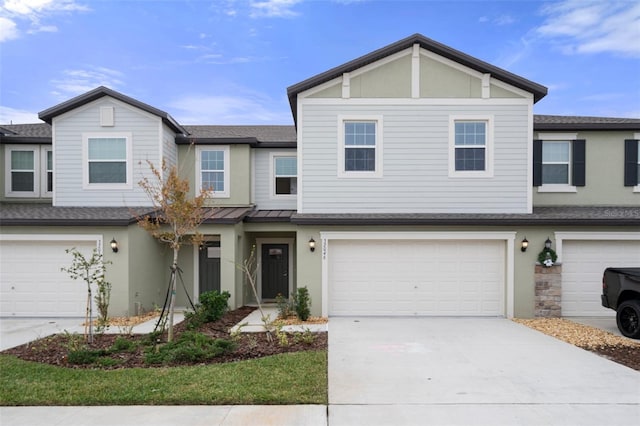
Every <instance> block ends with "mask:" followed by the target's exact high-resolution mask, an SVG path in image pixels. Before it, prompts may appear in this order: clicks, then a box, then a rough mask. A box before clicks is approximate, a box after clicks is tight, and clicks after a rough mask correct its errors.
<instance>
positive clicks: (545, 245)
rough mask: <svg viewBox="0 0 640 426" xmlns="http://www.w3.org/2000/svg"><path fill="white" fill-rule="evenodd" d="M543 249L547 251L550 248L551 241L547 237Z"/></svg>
mask: <svg viewBox="0 0 640 426" xmlns="http://www.w3.org/2000/svg"><path fill="white" fill-rule="evenodd" d="M544 248H546V249H547V250H548V249H550V248H551V240H550V239H549V237H547V241H545V242H544Z"/></svg>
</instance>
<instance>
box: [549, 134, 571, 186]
mask: <svg viewBox="0 0 640 426" xmlns="http://www.w3.org/2000/svg"><path fill="white" fill-rule="evenodd" d="M570 176H571V142H570V141H543V142H542V184H543V185H569V183H570Z"/></svg>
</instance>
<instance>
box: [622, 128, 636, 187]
mask: <svg viewBox="0 0 640 426" xmlns="http://www.w3.org/2000/svg"><path fill="white" fill-rule="evenodd" d="M638 183H640V182H638V140H637V139H626V140H625V141H624V186H636V185H638Z"/></svg>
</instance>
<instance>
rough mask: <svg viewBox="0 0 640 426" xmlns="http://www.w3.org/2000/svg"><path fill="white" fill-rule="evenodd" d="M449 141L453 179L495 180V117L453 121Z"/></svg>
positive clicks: (450, 171)
mask: <svg viewBox="0 0 640 426" xmlns="http://www.w3.org/2000/svg"><path fill="white" fill-rule="evenodd" d="M449 138H450V139H449V140H450V155H449V175H450V176H456V177H464V176H467V177H473V176H476V177H478V176H480V177H483V176H484V177H490V176H492V174H493V163H492V120H491V117H477V118H476V117H451V120H450V137H449Z"/></svg>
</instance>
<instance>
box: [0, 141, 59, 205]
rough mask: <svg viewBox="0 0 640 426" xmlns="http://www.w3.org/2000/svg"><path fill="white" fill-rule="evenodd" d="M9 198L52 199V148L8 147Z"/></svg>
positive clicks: (6, 164) (6, 179)
mask: <svg viewBox="0 0 640 426" xmlns="http://www.w3.org/2000/svg"><path fill="white" fill-rule="evenodd" d="M5 149H6V151H5V170H6V173H5V194H6V196H7V197H36V198H39V197H51V195H52V193H53V155H52V154H53V153H52V150H51V147H50V146H38V145H6V148H5Z"/></svg>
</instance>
